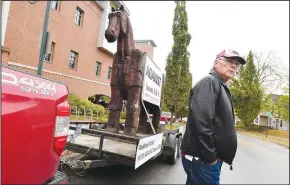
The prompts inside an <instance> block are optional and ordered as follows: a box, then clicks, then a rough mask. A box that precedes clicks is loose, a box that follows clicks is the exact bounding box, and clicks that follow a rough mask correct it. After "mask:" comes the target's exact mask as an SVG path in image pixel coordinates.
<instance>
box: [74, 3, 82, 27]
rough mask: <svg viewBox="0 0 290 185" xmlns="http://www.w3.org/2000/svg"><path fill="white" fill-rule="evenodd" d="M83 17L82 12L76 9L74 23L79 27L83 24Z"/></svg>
mask: <svg viewBox="0 0 290 185" xmlns="http://www.w3.org/2000/svg"><path fill="white" fill-rule="evenodd" d="M83 15H84V11H83V10H82V9H80V8H79V7H77V9H76V14H75V23H76V24H77V25H79V26H81V25H82V24H83Z"/></svg>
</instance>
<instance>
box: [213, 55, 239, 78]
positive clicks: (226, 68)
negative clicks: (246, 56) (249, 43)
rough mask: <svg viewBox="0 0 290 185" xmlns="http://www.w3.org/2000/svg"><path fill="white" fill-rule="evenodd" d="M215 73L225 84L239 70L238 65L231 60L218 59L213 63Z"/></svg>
mask: <svg viewBox="0 0 290 185" xmlns="http://www.w3.org/2000/svg"><path fill="white" fill-rule="evenodd" d="M215 68H216V71H217V72H218V73H219V74H220V75H221V77H222V78H223V79H224V81H225V82H227V81H229V80H230V79H232V78H233V77H234V76H235V75H236V73H237V71H238V70H239V68H240V63H239V62H238V61H237V60H236V59H233V58H224V57H222V58H220V59H218V60H217V61H216V63H215Z"/></svg>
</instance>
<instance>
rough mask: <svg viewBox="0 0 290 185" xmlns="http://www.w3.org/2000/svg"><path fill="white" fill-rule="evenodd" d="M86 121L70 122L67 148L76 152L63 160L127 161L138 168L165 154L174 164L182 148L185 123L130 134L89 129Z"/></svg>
mask: <svg viewBox="0 0 290 185" xmlns="http://www.w3.org/2000/svg"><path fill="white" fill-rule="evenodd" d="M82 125H83V123H82V122H80V123H79V124H78V123H76V122H74V126H70V131H71V133H72V134H71V135H70V139H69V140H70V141H68V143H67V146H66V149H67V150H69V151H72V152H73V154H71V155H66V156H63V157H62V158H61V164H67V165H69V166H70V167H71V168H74V169H90V168H96V167H103V166H110V165H126V166H129V167H133V168H134V169H137V168H138V167H139V166H141V165H142V164H144V163H146V162H147V161H149V160H153V159H155V158H157V157H158V156H161V155H163V156H164V159H165V161H166V162H168V163H170V164H175V162H176V160H177V158H179V157H180V150H179V148H180V144H181V140H182V136H183V133H184V129H185V127H180V128H179V129H175V130H171V131H164V132H162V133H158V134H153V135H148V134H142V133H138V134H137V136H126V135H123V134H122V133H119V134H115V133H110V132H106V131H105V130H104V129H97V130H96V129H85V128H82ZM75 159H77V161H78V162H77V163H76V162H75V161H76V160H75ZM72 161H74V165H73V164H72Z"/></svg>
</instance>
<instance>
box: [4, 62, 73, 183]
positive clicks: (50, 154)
mask: <svg viewBox="0 0 290 185" xmlns="http://www.w3.org/2000/svg"><path fill="white" fill-rule="evenodd" d="M0 65H1V64H0ZM1 68H2V71H1V74H2V79H1V83H2V93H1V101H2V111H1V122H2V130H1V138H2V146H1V150H2V164H1V167H2V169H1V178H2V179H1V181H2V184H67V178H66V175H65V174H64V173H62V172H59V171H57V170H58V165H59V160H60V155H61V154H62V152H63V150H64V148H65V146H66V143H67V135H68V130H69V122H70V106H69V104H68V89H67V86H66V85H64V84H61V83H58V82H54V81H52V80H48V79H45V78H42V77H39V76H35V75H31V74H28V73H24V72H21V71H17V70H14V69H11V68H9V67H6V66H3V65H1Z"/></svg>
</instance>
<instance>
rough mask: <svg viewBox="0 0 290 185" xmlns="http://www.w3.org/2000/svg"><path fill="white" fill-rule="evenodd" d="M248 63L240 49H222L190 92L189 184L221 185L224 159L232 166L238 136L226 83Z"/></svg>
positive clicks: (185, 151) (185, 150)
mask: <svg viewBox="0 0 290 185" xmlns="http://www.w3.org/2000/svg"><path fill="white" fill-rule="evenodd" d="M245 63H246V61H245V59H243V58H242V57H241V56H240V55H239V53H238V52H236V51H234V50H223V51H222V52H221V53H219V54H218V55H217V57H216V60H215V62H214V67H213V69H212V70H211V71H210V73H209V75H208V76H206V77H204V78H203V79H201V80H200V81H199V82H198V83H197V84H196V85H195V87H193V89H192V90H191V92H190V97H189V107H190V108H189V115H188V122H187V126H186V131H185V134H184V137H183V140H182V145H181V151H182V164H183V167H184V170H185V172H186V173H187V181H186V184H219V182H220V172H221V167H222V164H223V162H225V163H227V164H229V165H231V169H232V161H233V159H234V157H235V154H236V150H237V136H236V131H235V126H234V125H235V124H234V120H235V118H234V111H233V106H232V99H231V94H230V91H229V89H228V87H227V85H226V84H227V82H228V81H229V80H230V79H232V78H233V77H234V76H235V75H236V73H237V71H238V69H239V67H240V65H243V64H245Z"/></svg>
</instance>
